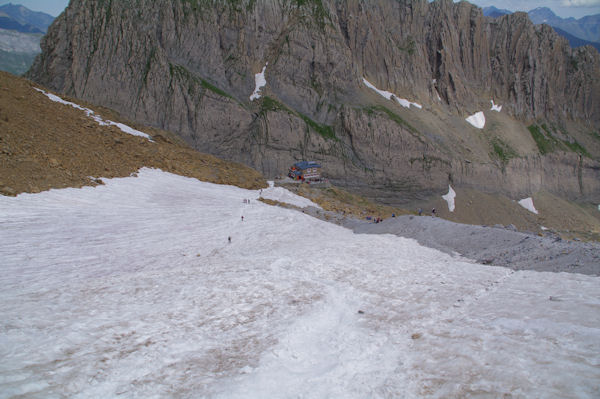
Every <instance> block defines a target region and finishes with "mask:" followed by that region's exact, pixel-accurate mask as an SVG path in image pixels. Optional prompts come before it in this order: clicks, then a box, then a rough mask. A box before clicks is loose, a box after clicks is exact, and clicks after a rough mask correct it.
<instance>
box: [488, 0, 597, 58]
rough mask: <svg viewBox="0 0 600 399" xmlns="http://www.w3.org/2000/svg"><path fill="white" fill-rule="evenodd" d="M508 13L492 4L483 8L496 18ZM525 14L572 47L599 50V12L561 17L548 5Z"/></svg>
mask: <svg viewBox="0 0 600 399" xmlns="http://www.w3.org/2000/svg"><path fill="white" fill-rule="evenodd" d="M508 14H512V11H510V10H500V9H498V8H496V7H493V6H491V7H485V8H483V15H485V16H487V17H492V18H498V17H501V16H503V15H508ZM527 15H529V19H530V20H531V22H533V23H534V24H536V25H539V24H546V25H550V26H551V27H553V28H554V30H555V31H556V33H558V34H559V35H561V36H563V37H564V38H566V39H567V40H568V41H569V44H570V45H571V47H573V48H575V47H581V46H587V45H590V46H593V47H595V48H596V49H597V50H598V51H600V14H595V15H588V16H585V17H583V18H580V19H575V18H561V17H559V16H557V15H556V14H554V12H552V10H551V9H549V8H548V7H538V8H536V9H533V10H531V11H529V12H528V13H527Z"/></svg>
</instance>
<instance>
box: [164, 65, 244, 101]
mask: <svg viewBox="0 0 600 399" xmlns="http://www.w3.org/2000/svg"><path fill="white" fill-rule="evenodd" d="M169 73H170V74H171V77H174V76H178V77H180V78H182V79H185V80H186V81H187V82H188V93H190V94H191V93H192V92H194V85H196V86H201V87H203V88H204V89H205V90H209V91H212V92H213V93H215V94H217V95H219V96H221V97H226V98H230V99H232V100H235V98H234V97H233V96H232V95H231V94H229V93H227V92H226V91H225V90H222V89H219V88H218V87H217V86H215V85H213V84H211V83H209V82H207V81H206V80H204V79H200V78H198V77H197V76H196V75H194V74H193V73H192V72H190V71H188V70H187V68H185V67H183V66H181V65H175V64H169Z"/></svg>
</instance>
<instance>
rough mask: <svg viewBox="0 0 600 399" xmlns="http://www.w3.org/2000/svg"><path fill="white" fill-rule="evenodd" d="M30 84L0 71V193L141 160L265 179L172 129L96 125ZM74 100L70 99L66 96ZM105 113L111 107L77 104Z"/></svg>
mask: <svg viewBox="0 0 600 399" xmlns="http://www.w3.org/2000/svg"><path fill="white" fill-rule="evenodd" d="M34 87H35V86H34V85H33V84H32V83H31V82H29V81H27V80H25V79H22V78H17V77H15V76H13V75H10V74H8V73H4V72H1V73H0V194H2V195H10V196H15V195H18V194H20V193H23V192H29V193H36V192H40V191H45V190H49V189H51V188H65V187H81V186H94V185H99V184H103V182H102V178H112V177H125V176H131V175H133V174H135V172H137V171H138V170H139V169H140V168H142V167H151V168H158V169H162V170H164V171H167V172H171V173H175V174H179V175H183V176H189V177H195V178H197V179H199V180H203V181H208V182H212V183H218V184H231V185H236V186H239V187H243V188H251V189H258V188H261V187H266V186H267V184H266V181H265V180H264V178H263V177H262V176H261V174H260V173H258V172H257V171H255V170H253V169H251V168H248V167H246V166H243V165H241V164H238V163H233V162H227V161H224V160H221V159H218V158H216V157H214V156H211V155H207V154H201V153H199V152H197V151H196V150H193V149H191V148H190V147H188V146H187V145H186V144H185V143H183V142H182V141H181V139H178V138H177V137H175V136H174V135H173V134H171V133H169V132H165V131H161V130H158V129H153V128H148V127H141V126H136V128H137V129H139V130H142V131H144V132H146V133H148V134H149V135H151V136H152V138H153V140H154V142H150V141H148V140H147V139H146V138H143V137H137V136H132V135H129V134H125V133H123V132H122V131H121V130H120V129H119V128H118V127H117V126H100V125H99V124H98V123H97V122H95V121H94V120H92V119H90V118H89V117H88V116H87V115H86V114H85V113H84V112H82V111H81V110H78V109H75V108H73V107H71V106H68V105H64V104H60V103H56V102H52V101H51V100H49V99H48V98H47V97H46V96H45V95H44V94H43V93H40V92H38V91H36V90H35V89H34ZM69 100H70V101H72V102H75V103H78V101H77V100H72V99H69ZM81 105H82V106H85V107H87V108H91V109H94V111H95V112H96V113H97V114H98V115H101V116H102V117H103V118H104V119H110V120H113V121H120V122H123V123H126V124H128V125H131V124H130V123H127V121H123V120H122V119H121V118H120V117H119V116H118V114H116V113H114V111H110V110H107V109H103V108H99V107H93V106H91V105H89V104H81Z"/></svg>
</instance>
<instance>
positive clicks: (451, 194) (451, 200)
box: [442, 185, 456, 212]
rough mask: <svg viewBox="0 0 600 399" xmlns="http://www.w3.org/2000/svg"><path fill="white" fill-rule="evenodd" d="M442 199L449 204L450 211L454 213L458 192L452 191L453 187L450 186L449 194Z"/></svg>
mask: <svg viewBox="0 0 600 399" xmlns="http://www.w3.org/2000/svg"><path fill="white" fill-rule="evenodd" d="M442 198H443V199H445V200H446V202H447V203H448V210H449V211H450V212H454V198H456V192H455V191H454V190H453V189H452V186H450V185H448V194H446V195H442Z"/></svg>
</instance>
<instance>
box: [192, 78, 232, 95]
mask: <svg viewBox="0 0 600 399" xmlns="http://www.w3.org/2000/svg"><path fill="white" fill-rule="evenodd" d="M200 84H201V85H202V87H204V88H205V89H207V90H210V91H212V92H213V93H215V94H218V95H220V96H222V97H227V98H231V99H232V100H233V97H232V96H231V95H230V94H228V93H227V92H225V91H224V90H221V89H219V88H218V87H217V86H214V85H212V84H210V83H208V82H207V81H206V80H204V79H202V80H201V82H200Z"/></svg>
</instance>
